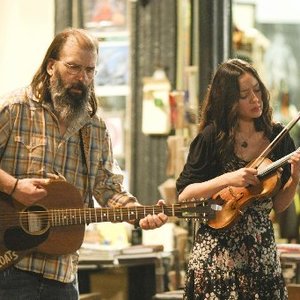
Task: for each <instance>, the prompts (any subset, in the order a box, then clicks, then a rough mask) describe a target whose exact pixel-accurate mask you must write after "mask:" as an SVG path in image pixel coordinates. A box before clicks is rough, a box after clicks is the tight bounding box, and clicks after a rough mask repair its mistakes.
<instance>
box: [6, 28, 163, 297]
mask: <svg viewBox="0 0 300 300" xmlns="http://www.w3.org/2000/svg"><path fill="white" fill-rule="evenodd" d="M97 57H98V41H97V40H96V39H95V38H94V37H92V36H91V35H90V34H89V33H88V32H87V31H85V30H83V29H74V28H68V29H66V30H64V31H63V32H61V33H59V34H57V35H56V36H55V37H54V39H53V41H52V43H51V44H50V46H49V48H48V50H47V52H46V55H45V58H44V60H43V62H42V64H41V66H40V68H39V69H38V70H37V72H36V74H35V75H34V77H33V80H32V82H31V84H30V85H29V86H28V87H26V88H22V89H19V90H17V91H14V92H12V93H10V94H9V95H6V96H4V97H2V98H0V103H1V108H0V192H2V194H3V195H8V196H7V198H6V200H5V201H9V202H12V198H13V200H14V201H13V203H14V204H16V205H18V204H20V205H21V206H22V207H30V206H32V205H34V204H35V203H37V201H39V200H42V199H44V198H45V197H48V190H47V184H48V183H49V178H50V179H53V178H54V179H58V178H59V179H62V180H64V181H65V182H67V183H68V184H72V185H74V186H76V188H77V190H78V192H79V194H80V196H81V199H82V201H84V202H85V204H86V207H88V206H91V205H92V201H93V200H94V199H95V200H96V201H97V202H98V203H99V204H100V205H101V206H108V207H115V206H138V205H140V204H139V202H138V200H137V199H136V198H135V197H134V196H132V195H131V194H130V193H129V192H127V191H126V190H125V189H124V187H123V184H122V181H123V176H122V172H121V170H120V168H119V166H118V164H117V163H116V161H115V159H114V158H113V153H112V145H111V140H110V137H109V133H108V131H107V128H106V125H105V123H104V121H103V120H102V119H101V118H100V117H99V116H98V115H97V99H96V96H95V92H94V75H95V71H96V64H97ZM66 193H67V191H66ZM52 201H53V202H54V201H56V199H52ZM158 203H159V204H161V201H158ZM5 213H6V212H5V211H1V216H2V217H3V218H5V220H10V218H11V216H10V215H9V214H10V212H7V216H6V215H5ZM75 217H76V216H75ZM37 218H38V216H37V213H36V212H33V213H31V214H30V213H29V214H28V220H26V222H25V221H24V224H29V225H28V230H29V231H30V230H34V228H32V227H35V226H36V227H37V231H38V230H39V226H42V224H40V223H43V222H42V221H41V222H40V223H39V222H38V221H36V219H37ZM22 221H23V219H22ZM133 221H134V220H133ZM137 221H138V223H139V226H140V227H141V228H143V229H153V228H157V227H160V226H161V225H163V224H164V223H165V222H166V221H167V216H166V215H165V214H163V213H159V214H153V215H148V216H145V217H144V216H143V218H142V219H140V220H137ZM25 227H26V226H25ZM0 231H1V232H0V234H2V235H3V236H1V238H0V241H1V242H2V244H4V243H5V242H6V243H12V244H13V243H15V245H17V246H15V248H18V249H19V250H20V249H21V250H22V249H23V248H24V245H22V243H23V242H24V241H25V238H24V241H23V240H21V239H20V241H19V242H18V241H16V239H17V238H15V237H12V236H11V235H13V234H14V233H19V232H18V231H17V230H15V231H17V232H14V231H13V230H11V231H7V232H4V230H3V229H0ZM25 231H26V230H25ZM17 237H18V235H17ZM19 237H21V235H19ZM22 239H23V236H22ZM26 242H28V240H26ZM57 246H58V245H57ZM1 247H2V248H3V245H0V250H1ZM22 247H23V248H22ZM54 247H55V245H54ZM2 252H3V251H2ZM6 262H12V263H11V265H10V266H9V267H8V268H5V269H3V268H2V269H1V265H3V264H4V263H6ZM77 263H78V254H77V252H76V251H74V253H72V254H62V255H53V254H51V255H50V254H47V253H44V252H42V251H41V252H39V251H29V252H28V254H27V253H26V255H24V256H23V257H22V258H20V257H18V255H16V254H15V251H14V249H12V250H9V251H6V252H5V253H4V254H3V255H2V257H1V256H0V269H1V271H0V299H10V300H15V299H47V300H49V299H55V300H58V299H70V300H73V299H78V298H79V295H78V294H79V293H78V283H77Z"/></svg>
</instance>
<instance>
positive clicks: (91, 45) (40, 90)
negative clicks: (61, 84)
mask: <svg viewBox="0 0 300 300" xmlns="http://www.w3.org/2000/svg"><path fill="white" fill-rule="evenodd" d="M70 37H71V38H74V39H75V40H76V41H77V43H78V45H80V47H82V48H83V49H85V50H88V51H94V52H95V53H98V40H97V39H96V38H94V37H93V36H91V35H90V34H88V33H87V31H85V30H84V29H79V28H67V29H65V30H64V31H62V32H60V33H58V34H57V35H56V36H55V38H54V39H53V41H52V43H51V45H50V46H49V48H48V50H47V52H46V55H45V57H44V60H43V62H42V64H41V66H40V67H39V69H38V70H37V72H36V73H35V75H34V76H33V79H32V81H31V88H32V92H33V94H34V96H35V97H36V98H38V99H39V100H40V101H46V102H50V101H51V94H50V89H49V87H50V76H49V74H48V72H47V64H48V62H49V59H59V56H60V52H61V50H62V48H63V46H64V45H65V43H66V41H67V40H68V39H69V38H70ZM90 89H91V90H90V98H89V105H90V112H89V114H90V116H91V117H92V116H93V115H94V114H95V113H96V112H97V99H96V95H95V87H94V82H92V83H91V87H90Z"/></svg>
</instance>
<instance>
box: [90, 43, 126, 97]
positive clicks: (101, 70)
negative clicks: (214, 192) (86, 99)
mask: <svg viewBox="0 0 300 300" xmlns="http://www.w3.org/2000/svg"><path fill="white" fill-rule="evenodd" d="M128 76H129V43H128V41H106V42H105V41H100V42H99V57H98V65H97V74H96V75H95V87H96V89H97V87H106V88H107V87H108V86H112V87H114V88H113V89H112V92H113V93H115V94H120V93H119V92H117V89H118V88H119V89H121V90H124V91H126V90H127V89H126V87H128V85H129V79H128ZM102 90H104V88H102Z"/></svg>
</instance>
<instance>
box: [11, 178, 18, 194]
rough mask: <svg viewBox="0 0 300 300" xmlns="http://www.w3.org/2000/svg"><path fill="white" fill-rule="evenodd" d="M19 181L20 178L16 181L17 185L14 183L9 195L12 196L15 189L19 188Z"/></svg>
mask: <svg viewBox="0 0 300 300" xmlns="http://www.w3.org/2000/svg"><path fill="white" fill-rule="evenodd" d="M18 182H19V179H18V178H17V180H16V182H15V185H14V187H13V189H12V191H11V192H10V194H9V196H12V195H13V193H14V192H15V190H16V188H17V185H18Z"/></svg>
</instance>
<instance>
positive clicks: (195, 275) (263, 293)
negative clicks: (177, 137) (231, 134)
mask: <svg viewBox="0 0 300 300" xmlns="http://www.w3.org/2000/svg"><path fill="white" fill-rule="evenodd" d="M204 139H205V136H204ZM199 144H201V145H202V146H203V144H206V146H205V148H207V147H208V151H207V153H209V154H208V155H210V156H213V150H212V149H209V146H208V145H209V140H207V139H206V142H204V141H203V137H201V138H200V139H198V141H196V142H194V143H193V144H192V145H191V150H190V156H191V155H193V154H195V153H197V156H198V155H199V153H198V152H199V151H200V152H201V151H202V152H203V147H202V146H201V147H200V146H199ZM290 147H291V148H293V146H292V144H291V145H290V146H289V147H288V148H290ZM193 150H195V151H193ZM281 150H282V149H281ZM283 152H287V151H286V150H284V151H283ZM202 154H203V153H202ZM279 156H280V157H282V156H283V155H282V153H281V154H280V155H279ZM273 158H274V159H276V155H275V157H274V155H273ZM197 159H198V158H197ZM197 159H194V158H193V157H189V158H188V163H187V165H186V166H185V169H184V170H183V172H182V174H181V175H180V176H179V179H178V180H177V188H178V189H179V191H180V189H181V190H182V188H184V186H186V185H187V184H189V182H195V181H196V182H197V181H198V180H199V181H201V178H199V179H197V180H195V178H194V177H193V172H195V174H199V168H200V165H199V164H198V163H197V167H196V163H195V161H197ZM205 164H206V160H203V161H202V163H201V168H202V165H205ZM246 164H247V163H246V162H245V161H243V160H241V159H238V158H237V157H234V159H232V160H231V161H230V162H227V163H226V164H225V165H224V164H223V170H221V171H220V170H219V171H220V172H222V173H225V172H230V171H233V170H236V169H238V168H241V167H244V166H245V165H246ZM203 168H204V169H206V170H207V172H209V170H211V169H208V167H207V165H206V166H203ZM215 169H216V168H214V170H215ZM195 170H197V172H196V171H195ZM202 171H203V170H202ZM207 172H206V174H205V176H210V174H208V173H207ZM201 174H202V173H201ZM285 175H287V176H289V174H285ZM195 176H198V175H195ZM211 177H212V176H211ZM285 180H286V179H285ZM272 206H273V203H272V199H271V198H260V199H257V200H253V201H251V202H250V203H249V205H248V206H247V208H246V209H245V210H244V214H243V215H242V216H241V217H240V218H239V219H238V220H237V222H236V223H234V224H233V225H231V226H230V227H228V228H226V229H213V228H210V227H209V226H208V225H207V224H201V226H200V228H199V230H198V232H197V234H196V236H195V241H194V246H193V249H192V251H191V253H190V257H189V264H188V270H187V273H186V284H185V293H184V299H185V300H192V299H194V300H202V299H209V300H217V299H218V300H225V299H226V300H227V299H231V300H236V299H239V300H240V299H241V300H248V299H249V300H250V299H251V300H252V299H261V300H284V299H287V289H286V287H285V282H284V278H283V275H282V270H281V266H280V258H279V255H278V253H277V249H276V244H275V238H274V231H273V225H272V222H271V220H270V218H269V214H270V212H271V209H272Z"/></svg>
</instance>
